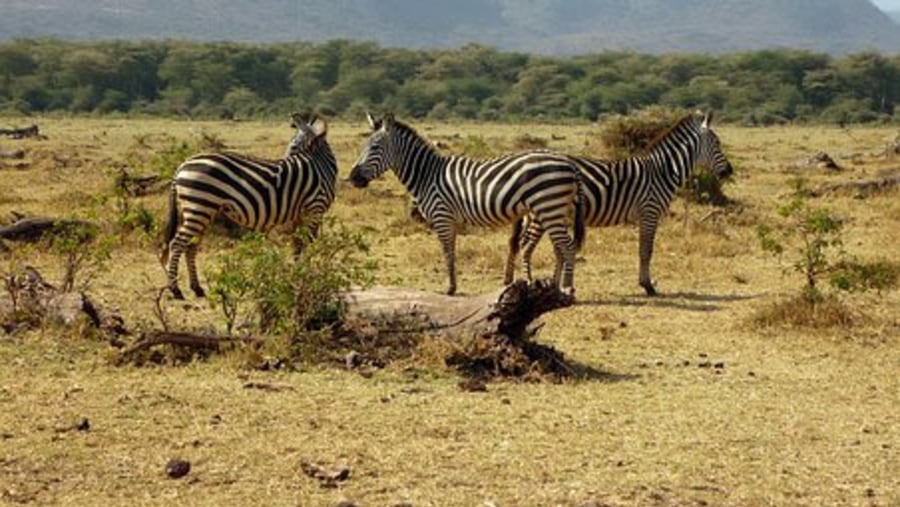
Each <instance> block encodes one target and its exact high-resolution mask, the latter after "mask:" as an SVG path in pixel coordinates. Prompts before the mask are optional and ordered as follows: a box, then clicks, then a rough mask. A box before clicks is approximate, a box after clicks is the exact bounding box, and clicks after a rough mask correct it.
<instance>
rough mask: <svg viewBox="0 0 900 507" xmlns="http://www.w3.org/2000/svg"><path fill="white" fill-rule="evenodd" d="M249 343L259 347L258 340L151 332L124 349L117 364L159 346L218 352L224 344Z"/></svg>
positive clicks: (126, 361) (172, 332) (186, 333)
mask: <svg viewBox="0 0 900 507" xmlns="http://www.w3.org/2000/svg"><path fill="white" fill-rule="evenodd" d="M238 342H240V343H247V344H254V345H258V344H259V343H260V341H259V340H257V339H256V338H250V337H244V338H237V337H232V336H219V335H212V334H199V333H189V332H178V331H150V332H148V333H144V334H143V335H141V337H140V338H138V340H137V341H135V342H134V343H132V344H131V345H129V346H127V347H125V348H124V349H122V351H121V352H120V353H119V357H118V358H117V360H116V362H117V364H120V365H121V364H125V363H128V362H129V361H131V360H132V359H133V358H134V356H135V355H136V354H138V353H139V352H142V351H144V350H148V349H150V348H151V347H155V346H157V345H175V346H179V347H187V348H192V349H198V350H208V351H217V350H219V347H220V346H221V345H223V344H229V343H238Z"/></svg>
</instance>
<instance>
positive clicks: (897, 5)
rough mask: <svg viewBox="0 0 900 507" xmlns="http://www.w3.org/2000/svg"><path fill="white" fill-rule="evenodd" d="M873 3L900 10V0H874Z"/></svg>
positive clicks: (881, 6) (883, 7)
mask: <svg viewBox="0 0 900 507" xmlns="http://www.w3.org/2000/svg"><path fill="white" fill-rule="evenodd" d="M872 3H874V4H875V5H877V6H878V7H880V8H882V9H887V10H897V11H900V0H872Z"/></svg>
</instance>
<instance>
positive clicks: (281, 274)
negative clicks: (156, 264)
mask: <svg viewBox="0 0 900 507" xmlns="http://www.w3.org/2000/svg"><path fill="white" fill-rule="evenodd" d="M298 234H307V235H308V233H305V232H298ZM305 239H306V244H307V246H306V248H305V250H304V251H303V253H302V254H301V255H299V256H296V257H295V256H293V255H292V254H291V253H290V252H288V251H287V250H286V249H285V248H283V247H281V246H279V245H276V244H274V243H272V242H270V241H268V240H267V239H266V238H265V237H264V236H262V235H261V234H258V233H253V234H248V235H246V236H245V237H244V239H242V240H241V241H240V242H239V243H238V245H237V246H236V247H235V248H234V249H231V250H229V251H227V252H223V253H221V254H219V256H218V262H217V263H216V267H215V268H214V269H212V271H211V272H210V273H209V275H208V278H209V281H210V304H212V305H214V306H215V307H218V308H219V309H220V310H221V311H222V314H223V317H224V320H225V326H226V329H227V331H228V333H229V334H231V333H233V332H234V330H235V326H236V325H237V324H238V323H239V322H240V321H241V320H247V321H249V326H250V328H251V329H252V330H256V331H259V332H261V333H264V334H278V335H283V336H288V337H290V339H291V341H292V342H293V343H295V344H297V343H300V342H302V338H303V337H304V336H305V335H306V334H307V333H308V332H310V331H313V330H317V329H322V328H326V327H328V326H330V325H333V324H338V323H340V321H341V318H342V316H343V306H342V304H341V300H340V298H339V294H340V293H341V292H342V291H346V290H348V289H349V288H350V287H351V286H355V285H367V284H369V283H370V282H371V280H372V272H373V269H374V264H373V262H372V261H370V260H368V259H367V258H366V257H365V254H366V253H367V252H368V246H367V245H366V243H365V242H364V241H363V240H362V237H361V236H360V235H359V234H358V233H355V232H352V231H350V230H349V229H347V228H346V227H345V226H343V225H341V224H340V223H338V222H337V221H335V220H326V222H325V223H324V224H323V226H322V228H321V234H320V235H319V237H318V238H316V239H315V240H314V241H309V238H305Z"/></svg>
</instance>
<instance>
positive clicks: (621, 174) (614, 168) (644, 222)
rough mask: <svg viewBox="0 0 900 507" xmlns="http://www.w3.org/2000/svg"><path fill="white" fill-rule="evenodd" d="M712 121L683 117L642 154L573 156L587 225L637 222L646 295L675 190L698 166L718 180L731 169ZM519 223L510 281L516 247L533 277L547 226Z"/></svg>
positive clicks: (509, 265) (536, 220)
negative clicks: (534, 261) (659, 234)
mask: <svg viewBox="0 0 900 507" xmlns="http://www.w3.org/2000/svg"><path fill="white" fill-rule="evenodd" d="M711 120H712V117H711V115H706V116H705V117H703V118H700V117H698V116H695V115H689V116H686V117H685V118H683V119H682V120H681V121H679V122H678V123H677V124H676V125H675V126H674V127H672V128H671V129H670V130H668V131H667V132H666V133H665V134H663V135H662V136H660V137H659V138H658V139H657V140H656V141H654V142H653V143H651V145H650V147H649V148H648V149H647V150H646V153H645V154H643V155H640V156H636V157H632V158H627V159H623V160H615V161H610V160H597V159H591V158H585V157H575V156H573V157H571V158H572V160H573V161H574V162H575V163H576V164H577V166H578V167H579V169H580V171H581V175H582V185H583V189H584V193H585V197H584V206H585V209H584V220H585V223H586V224H587V225H588V226H594V227H607V226H611V225H617V224H621V223H625V222H633V221H635V220H636V221H638V222H639V226H640V273H639V283H640V285H641V286H642V287H643V288H644V290H645V291H646V292H647V295H649V296H653V295H656V288H655V287H654V286H653V282H652V280H651V278H650V258H651V257H652V256H653V241H654V237H655V235H656V229H657V226H658V225H659V220H660V218H661V217H662V216H663V214H664V213H665V212H666V210H667V209H668V207H669V203H671V202H672V197H673V196H674V194H675V191H676V190H677V189H678V188H679V187H680V186H682V185H684V184H686V183H688V182H689V181H690V180H691V174H692V171H693V169H694V167H695V166H696V165H706V166H708V167H709V168H710V169H711V171H712V173H713V174H714V175H715V176H716V177H717V178H725V177H727V176H729V175H731V173H732V167H731V164H730V163H729V162H728V159H727V158H726V157H725V155H724V153H723V152H722V146H721V143H720V142H719V138H718V136H717V135H716V134H715V132H713V130H712V129H711V128H710V122H711ZM517 225H519V227H517V228H516V229H514V232H513V238H511V239H510V252H509V258H508V260H507V266H506V276H505V279H506V282H507V283H509V282H511V281H512V279H513V273H514V271H515V258H516V255H517V253H518V249H519V246H520V245H521V246H522V256H523V263H524V267H525V271H526V275H527V276H528V278H529V279H530V278H531V256H532V254H533V253H534V249H535V247H536V246H537V243H538V241H539V240H540V238H541V236H542V235H543V233H544V229H545V227H544V226H543V224H542V223H541V221H540V219H539V218H536V217H527V219H523V222H519V223H518V224H517ZM523 231H524V236H522V232H523ZM520 240H521V241H520Z"/></svg>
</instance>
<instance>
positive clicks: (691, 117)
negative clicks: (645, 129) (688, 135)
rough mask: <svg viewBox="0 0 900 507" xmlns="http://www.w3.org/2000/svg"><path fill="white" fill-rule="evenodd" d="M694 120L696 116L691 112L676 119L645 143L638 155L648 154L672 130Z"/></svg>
mask: <svg viewBox="0 0 900 507" xmlns="http://www.w3.org/2000/svg"><path fill="white" fill-rule="evenodd" d="M696 121H697V118H696V117H695V116H694V115H693V114H688V115H685V116H684V117H683V118H681V119H680V120H678V121H677V122H676V123H675V124H674V125H672V126H671V127H669V128H667V129H666V130H664V131H663V132H662V133H661V134H659V135H657V136H656V137H654V138H653V140H652V141H650V142H649V143H647V146H646V147H645V148H644V149H642V150H639V153H638V155H648V154H650V153H652V152H653V150H655V149H656V148H657V147H658V146H659V145H660V144H661V143H662V141H663V139H666V138H667V137H669V135H670V134H672V132H675V131H676V130H679V129H681V128H684V127H685V126H686V125H687V124H688V123H693V122H696Z"/></svg>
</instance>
